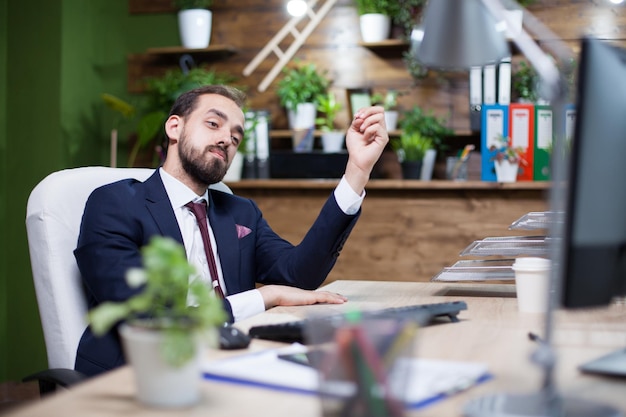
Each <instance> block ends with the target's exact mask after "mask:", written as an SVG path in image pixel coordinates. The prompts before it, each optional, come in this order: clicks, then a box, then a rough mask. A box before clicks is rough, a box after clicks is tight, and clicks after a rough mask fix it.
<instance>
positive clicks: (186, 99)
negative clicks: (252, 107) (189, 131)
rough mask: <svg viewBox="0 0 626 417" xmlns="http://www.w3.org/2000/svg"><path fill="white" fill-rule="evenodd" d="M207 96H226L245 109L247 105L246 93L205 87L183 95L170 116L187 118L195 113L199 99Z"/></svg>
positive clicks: (232, 89) (219, 86)
mask: <svg viewBox="0 0 626 417" xmlns="http://www.w3.org/2000/svg"><path fill="white" fill-rule="evenodd" d="M205 94H218V95H220V96H224V97H226V98H229V99H231V100H232V101H234V102H235V104H237V106H239V107H240V108H243V107H244V105H245V103H246V95H245V93H244V92H243V91H241V90H238V89H236V88H235V87H230V86H227V85H205V86H202V87H198V88H194V89H193V90H189V91H187V92H185V93H183V94H181V95H180V96H179V97H178V98H177V99H176V101H175V102H174V105H173V106H172V109H171V110H170V114H169V116H172V115H176V116H181V117H187V116H188V115H189V114H191V113H192V112H193V111H194V109H195V107H196V103H197V102H198V97H200V96H202V95H205ZM169 116H168V117H169Z"/></svg>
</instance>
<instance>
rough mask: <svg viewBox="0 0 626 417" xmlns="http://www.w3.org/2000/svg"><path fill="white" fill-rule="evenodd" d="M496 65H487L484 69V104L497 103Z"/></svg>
mask: <svg viewBox="0 0 626 417" xmlns="http://www.w3.org/2000/svg"><path fill="white" fill-rule="evenodd" d="M496 98H497V96H496V66H495V64H490V65H485V68H484V69H483V104H496Z"/></svg>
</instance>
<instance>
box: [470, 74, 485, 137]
mask: <svg viewBox="0 0 626 417" xmlns="http://www.w3.org/2000/svg"><path fill="white" fill-rule="evenodd" d="M469 95H470V100H469V101H470V129H471V130H472V131H473V132H475V131H479V130H480V109H481V107H482V104H483V69H482V67H472V68H470V73H469Z"/></svg>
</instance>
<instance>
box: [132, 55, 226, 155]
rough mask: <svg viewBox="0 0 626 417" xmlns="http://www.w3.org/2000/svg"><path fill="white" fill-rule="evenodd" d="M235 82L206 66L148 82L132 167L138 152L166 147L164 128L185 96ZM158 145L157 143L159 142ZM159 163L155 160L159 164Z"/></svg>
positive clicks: (133, 151) (177, 70)
mask: <svg viewBox="0 0 626 417" xmlns="http://www.w3.org/2000/svg"><path fill="white" fill-rule="evenodd" d="M234 80H235V78H234V77H232V76H231V75H229V74H224V73H219V72H216V71H213V70H209V69H206V68H203V67H196V68H192V69H190V70H189V71H186V72H185V71H182V70H181V69H175V70H169V71H167V72H166V73H165V74H164V75H163V76H162V77H150V78H147V79H146V88H145V93H144V103H143V105H142V106H141V107H142V116H141V117H140V119H139V122H138V123H137V140H136V142H135V144H134V145H133V148H132V149H131V151H130V154H129V156H128V166H130V167H132V166H134V165H135V161H136V159H137V156H138V153H139V151H140V150H141V149H143V148H145V147H147V146H148V145H150V144H154V145H155V147H164V146H163V142H164V141H165V136H164V135H165V132H164V131H163V126H164V123H165V120H166V119H167V115H168V114H169V111H170V109H171V107H172V105H173V104H174V101H176V99H177V98H178V96H180V95H181V94H182V93H184V92H186V91H189V90H191V89H194V88H197V87H200V86H203V85H211V84H230V83H231V82H233V81H234ZM155 142H156V143H155ZM158 162H159V161H152V165H157V164H158Z"/></svg>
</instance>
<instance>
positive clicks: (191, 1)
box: [173, 0, 213, 10]
mask: <svg viewBox="0 0 626 417" xmlns="http://www.w3.org/2000/svg"><path fill="white" fill-rule="evenodd" d="M173 4H174V7H175V8H176V9H178V10H189V9H208V8H210V7H211V6H212V5H213V0H174V1H173Z"/></svg>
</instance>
